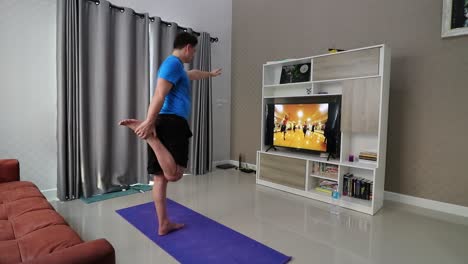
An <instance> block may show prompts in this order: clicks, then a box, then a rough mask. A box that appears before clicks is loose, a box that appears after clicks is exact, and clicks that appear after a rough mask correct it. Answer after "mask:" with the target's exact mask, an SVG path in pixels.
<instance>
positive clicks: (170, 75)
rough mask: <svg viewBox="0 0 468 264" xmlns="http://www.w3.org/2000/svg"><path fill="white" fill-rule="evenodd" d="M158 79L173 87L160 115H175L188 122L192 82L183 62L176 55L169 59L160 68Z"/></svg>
mask: <svg viewBox="0 0 468 264" xmlns="http://www.w3.org/2000/svg"><path fill="white" fill-rule="evenodd" d="M158 78H162V79H164V80H166V81H168V82H170V83H172V85H173V87H172V89H171V90H170V92H169V93H168V94H167V95H166V98H165V99H164V104H163V106H162V108H161V111H160V112H159V113H160V114H175V115H178V116H181V117H183V118H185V119H186V120H188V118H189V115H190V110H191V107H192V105H191V101H190V97H191V93H190V80H189V77H188V75H187V72H186V71H185V69H184V64H183V63H182V61H181V60H180V59H179V58H177V57H176V56H174V55H171V56H169V57H167V58H166V59H165V60H164V62H163V63H162V64H161V66H160V67H159V71H158Z"/></svg>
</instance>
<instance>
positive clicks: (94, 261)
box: [23, 239, 115, 264]
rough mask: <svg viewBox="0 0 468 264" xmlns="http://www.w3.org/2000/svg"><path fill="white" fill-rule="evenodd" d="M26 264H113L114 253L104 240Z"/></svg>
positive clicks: (68, 249) (87, 243)
mask: <svg viewBox="0 0 468 264" xmlns="http://www.w3.org/2000/svg"><path fill="white" fill-rule="evenodd" d="M23 263H27V264H115V251H114V248H113V247H112V245H111V244H110V243H109V242H108V241H107V240H106V239H97V240H93V241H88V242H84V243H82V244H78V245H75V246H73V247H69V248H66V249H63V250H60V251H57V252H53V253H51V254H49V255H45V256H41V257H39V258H37V259H34V260H30V261H26V262H23Z"/></svg>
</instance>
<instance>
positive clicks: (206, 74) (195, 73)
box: [187, 69, 221, 81]
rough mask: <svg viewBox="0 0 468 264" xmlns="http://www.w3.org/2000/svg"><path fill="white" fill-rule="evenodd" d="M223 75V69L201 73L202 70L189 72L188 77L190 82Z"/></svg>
mask: <svg viewBox="0 0 468 264" xmlns="http://www.w3.org/2000/svg"><path fill="white" fill-rule="evenodd" d="M220 74H221V69H215V70H212V71H210V72H207V71H200V70H190V71H187V75H188V77H189V79H190V80H192V81H196V80H201V79H206V78H210V77H216V76H219V75H220Z"/></svg>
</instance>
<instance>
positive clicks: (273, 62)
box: [263, 44, 385, 66]
mask: <svg viewBox="0 0 468 264" xmlns="http://www.w3.org/2000/svg"><path fill="white" fill-rule="evenodd" d="M384 47H385V44H378V45H374V46H368V47H363V48H357V49H350V50H345V51H340V52H336V53H325V54H320V55H315V56H309V57H304V58H294V59H287V60H282V61H270V62H268V63H264V64H263V66H272V65H281V64H284V63H289V62H294V61H302V60H312V59H314V58H320V57H326V56H333V55H338V54H343V53H348V52H353V51H359V50H366V49H374V48H384Z"/></svg>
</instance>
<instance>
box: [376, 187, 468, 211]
mask: <svg viewBox="0 0 468 264" xmlns="http://www.w3.org/2000/svg"><path fill="white" fill-rule="evenodd" d="M384 199H385V200H389V201H394V202H399V203H404V204H409V205H414V206H418V207H422V208H426V209H430V210H434V211H439V212H443V213H447V214H454V215H459V216H464V217H468V207H465V206H461V205H456V204H450V203H444V202H439V201H434V200H429V199H424V198H419V197H415V196H409V195H404V194H400V193H394V192H387V191H386V192H385V194H384Z"/></svg>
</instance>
